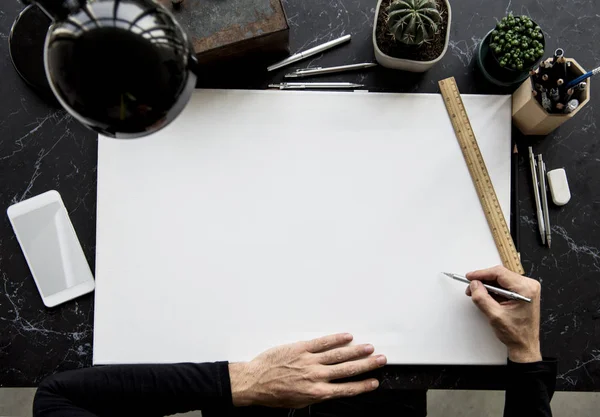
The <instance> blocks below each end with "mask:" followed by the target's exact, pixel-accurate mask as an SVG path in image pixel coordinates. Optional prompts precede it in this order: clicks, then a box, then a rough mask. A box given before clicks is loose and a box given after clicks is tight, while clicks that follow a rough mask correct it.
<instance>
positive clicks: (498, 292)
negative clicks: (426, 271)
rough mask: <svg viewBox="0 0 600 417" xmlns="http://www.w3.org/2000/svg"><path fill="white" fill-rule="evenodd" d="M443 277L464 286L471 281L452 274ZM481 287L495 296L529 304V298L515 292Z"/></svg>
mask: <svg viewBox="0 0 600 417" xmlns="http://www.w3.org/2000/svg"><path fill="white" fill-rule="evenodd" d="M442 273H443V274H444V275H446V276H447V277H450V278H452V279H454V280H456V281H460V282H464V283H465V284H470V283H471V281H469V280H468V279H467V278H466V277H464V276H462V275H458V274H453V273H450V272H442ZM482 285H483V286H484V287H485V288H486V289H487V290H488V291H489V292H491V293H493V294H496V295H500V296H502V297H505V298H508V299H509V300H515V301H524V302H526V303H531V298H527V297H523V296H522V295H521V294H517V293H516V292H512V291H509V290H505V289H503V288H498V287H494V286H492V285H488V284H483V283H482Z"/></svg>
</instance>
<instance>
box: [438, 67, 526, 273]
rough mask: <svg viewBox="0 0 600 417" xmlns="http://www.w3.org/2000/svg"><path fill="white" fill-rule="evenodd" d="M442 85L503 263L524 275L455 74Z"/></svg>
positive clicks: (443, 94) (454, 125) (441, 82)
mask: <svg viewBox="0 0 600 417" xmlns="http://www.w3.org/2000/svg"><path fill="white" fill-rule="evenodd" d="M439 85H440V89H441V91H442V97H443V98H444V103H445V104H446V109H447V110H448V114H449V115H450V120H451V121H452V126H453V127H454V132H455V133H456V138H457V139H458V143H459V145H460V148H461V149H462V153H463V155H464V157H465V161H466V162H467V166H468V167H469V172H470V173H471V178H472V179H473V184H474V185H475V189H476V190H477V196H478V197H479V201H480V202H481V206H482V207H483V211H484V213H485V217H486V219H487V221H488V224H489V225H490V229H491V231H492V235H493V236H494V241H495V242H496V247H497V248H498V252H499V253H500V258H501V259H502V264H503V265H504V266H505V267H506V268H508V269H510V270H511V271H513V272H517V273H519V274H524V273H525V270H524V269H523V265H521V261H520V259H519V254H518V253H517V249H516V248H515V244H514V242H513V239H512V236H511V235H510V229H509V228H508V225H507V224H506V219H505V218H504V214H503V213H502V208H501V207H500V203H499V202H498V197H497V196H496V190H494V185H493V184H492V180H491V179H490V174H489V173H488V170H487V167H486V166H485V161H484V160H483V156H482V155H481V150H480V149H479V145H478V144H477V139H476V138H475V134H474V133H473V128H472V127H471V122H470V121H469V116H468V115H467V111H466V110H465V105H464V104H463V101H462V98H461V97H460V92H459V91H458V86H457V85H456V80H455V79H454V77H451V78H447V79H445V80H442V81H440V82H439ZM507 152H508V150H507Z"/></svg>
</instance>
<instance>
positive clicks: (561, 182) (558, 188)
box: [548, 168, 571, 206]
mask: <svg viewBox="0 0 600 417" xmlns="http://www.w3.org/2000/svg"><path fill="white" fill-rule="evenodd" d="M548 185H549V186H550V193H551V194H552V201H554V204H556V205H557V206H564V205H565V204H567V203H568V202H569V200H570V199H571V190H570V189H569V181H567V173H566V172H565V170H564V168H559V169H554V170H552V171H550V172H548Z"/></svg>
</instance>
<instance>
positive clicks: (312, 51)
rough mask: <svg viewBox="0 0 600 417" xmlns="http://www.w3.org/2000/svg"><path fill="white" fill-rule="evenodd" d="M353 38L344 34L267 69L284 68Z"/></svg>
mask: <svg viewBox="0 0 600 417" xmlns="http://www.w3.org/2000/svg"><path fill="white" fill-rule="evenodd" d="M351 38H352V35H346V36H342V37H341V38H338V39H334V40H332V41H329V42H326V43H324V44H322V45H318V46H315V47H314V48H310V49H307V50H306V51H304V52H298V53H297V54H294V55H292V56H290V57H287V58H286V59H284V60H283V61H280V62H277V63H276V64H273V65H271V66H270V67H268V68H267V71H275V70H276V69H279V68H283V67H285V66H287V65H290V64H293V63H294V62H298V61H300V60H303V59H304V58H308V57H309V56H313V55H316V54H320V53H321V52H324V51H326V50H328V49H331V48H333V47H335V46H338V45H340V44H342V43H344V42H348V41H349V40H350V39H351Z"/></svg>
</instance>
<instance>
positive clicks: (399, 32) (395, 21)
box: [387, 0, 442, 45]
mask: <svg viewBox="0 0 600 417" xmlns="http://www.w3.org/2000/svg"><path fill="white" fill-rule="evenodd" d="M387 13H388V17H387V26H388V30H389V32H390V34H391V35H392V36H393V38H394V40H396V41H397V42H402V43H405V44H407V45H422V44H423V43H425V42H428V41H430V40H431V39H432V38H433V36H434V35H435V34H436V33H437V31H438V30H439V24H440V23H441V21H442V16H441V15H440V11H439V10H438V8H437V4H436V3H435V1H434V0H396V1H394V2H393V3H392V4H390V6H389V7H388V12H387Z"/></svg>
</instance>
